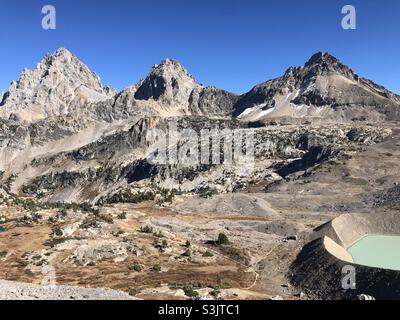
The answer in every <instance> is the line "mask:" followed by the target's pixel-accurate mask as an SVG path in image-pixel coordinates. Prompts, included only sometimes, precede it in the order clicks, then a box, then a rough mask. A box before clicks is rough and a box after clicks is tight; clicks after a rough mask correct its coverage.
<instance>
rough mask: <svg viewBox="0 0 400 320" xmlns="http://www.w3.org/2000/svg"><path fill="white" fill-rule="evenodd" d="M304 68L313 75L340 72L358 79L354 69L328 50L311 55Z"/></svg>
mask: <svg viewBox="0 0 400 320" xmlns="http://www.w3.org/2000/svg"><path fill="white" fill-rule="evenodd" d="M304 69H305V70H306V71H307V72H310V73H311V74H312V75H328V74H331V73H338V74H341V75H343V76H345V77H347V78H350V79H352V80H356V79H357V75H356V74H355V73H354V72H353V70H351V69H350V68H349V67H348V66H346V65H344V64H343V63H342V62H341V61H340V60H339V59H337V58H336V57H334V56H333V55H331V54H329V53H328V52H322V51H321V52H317V53H316V54H314V55H313V56H311V58H310V59H309V60H308V61H307V63H306V64H305V66H304Z"/></svg>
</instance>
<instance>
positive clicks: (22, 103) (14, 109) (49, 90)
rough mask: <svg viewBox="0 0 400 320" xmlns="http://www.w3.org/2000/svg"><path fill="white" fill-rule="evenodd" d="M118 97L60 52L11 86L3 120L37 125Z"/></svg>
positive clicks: (0, 109)
mask: <svg viewBox="0 0 400 320" xmlns="http://www.w3.org/2000/svg"><path fill="white" fill-rule="evenodd" d="M114 94H115V92H114V91H113V90H111V89H110V88H108V87H105V86H103V85H102V84H101V83H100V79H99V77H98V76H97V75H96V74H95V73H93V72H92V71H90V70H89V68H88V67H87V66H86V65H85V64H83V63H82V62H81V61H80V60H79V59H78V58H76V57H75V56H74V55H73V54H72V53H71V52H69V51H68V50H67V49H65V48H60V49H58V50H57V51H56V52H54V53H52V54H46V55H45V57H44V58H43V59H42V61H41V62H40V63H38V64H37V66H36V68H35V69H33V70H29V69H24V70H23V71H22V73H21V76H20V78H19V79H18V80H17V81H13V82H12V83H11V85H10V87H9V89H8V91H7V92H6V93H5V94H4V96H3V99H2V101H1V102H0V116H2V117H8V116H11V115H13V117H15V115H17V117H16V118H19V119H21V120H26V121H34V120H37V119H43V118H46V117H49V116H57V115H60V114H68V113H69V112H71V111H72V110H74V111H76V110H77V108H79V107H84V106H85V105H87V104H89V103H92V102H98V101H101V100H105V99H107V98H109V97H111V96H113V95H114Z"/></svg>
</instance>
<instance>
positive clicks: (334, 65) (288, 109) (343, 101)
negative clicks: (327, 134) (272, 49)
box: [234, 52, 400, 121]
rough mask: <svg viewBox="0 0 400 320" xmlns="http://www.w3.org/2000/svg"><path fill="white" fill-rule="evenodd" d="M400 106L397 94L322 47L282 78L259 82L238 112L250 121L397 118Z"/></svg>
mask: <svg viewBox="0 0 400 320" xmlns="http://www.w3.org/2000/svg"><path fill="white" fill-rule="evenodd" d="M399 109H400V98H399V97H398V96H396V95H394V94H393V93H391V92H390V91H388V90H386V89H385V88H382V87H380V86H378V85H376V84H374V83H373V82H372V81H369V80H366V79H363V78H360V77H359V76H358V75H357V74H356V73H355V72H354V71H353V70H352V69H350V68H349V67H348V66H346V65H345V64H343V63H342V62H341V61H340V60H339V59H337V58H336V57H334V56H332V55H331V54H329V53H327V52H318V53H316V54H314V55H312V56H311V58H310V59H309V60H308V61H307V62H306V64H305V65H304V66H303V67H298V68H293V67H292V68H289V69H288V70H287V71H286V73H285V74H284V75H283V76H282V77H279V78H276V79H273V80H270V81H267V82H264V83H262V84H259V85H257V86H255V87H254V88H253V89H252V90H251V91H250V92H248V93H247V94H245V95H244V96H242V97H241V99H240V100H239V101H238V103H237V104H236V106H235V113H234V115H236V116H238V117H240V118H241V119H244V120H248V121H255V120H257V121H259V120H261V119H266V118H273V117H318V118H324V119H327V120H328V119H332V118H333V119H337V120H340V121H342V120H349V119H355V118H359V119H367V118H369V119H374V120H378V119H382V118H384V117H389V118H394V117H397V114H398V110H399ZM338 111H339V112H338ZM338 118H339V119H338Z"/></svg>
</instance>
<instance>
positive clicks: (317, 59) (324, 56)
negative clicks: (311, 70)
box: [306, 51, 340, 66]
mask: <svg viewBox="0 0 400 320" xmlns="http://www.w3.org/2000/svg"><path fill="white" fill-rule="evenodd" d="M321 63H340V61H339V59H337V58H336V57H334V56H333V55H331V54H330V53H329V52H325V51H320V52H317V53H315V54H313V55H312V56H311V58H310V59H309V60H308V61H307V63H306V66H309V65H312V64H321Z"/></svg>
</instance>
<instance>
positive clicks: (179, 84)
mask: <svg viewBox="0 0 400 320" xmlns="http://www.w3.org/2000/svg"><path fill="white" fill-rule="evenodd" d="M197 87H200V85H199V84H198V83H197V82H196V81H195V80H194V78H193V77H192V76H191V75H190V74H189V72H188V71H187V70H186V69H185V68H184V67H183V66H182V65H181V64H180V63H179V62H177V61H176V60H172V59H166V60H163V61H162V62H161V63H160V64H157V65H154V66H153V68H152V69H151V71H150V73H149V75H148V76H147V77H146V79H145V80H144V81H143V83H142V84H141V86H140V87H139V88H138V89H137V91H136V93H135V98H136V99H138V100H149V99H153V100H156V101H162V102H163V103H164V104H165V105H176V106H178V107H182V108H187V106H188V103H189V97H190V95H191V93H192V91H193V90H194V89H195V88H197Z"/></svg>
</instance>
